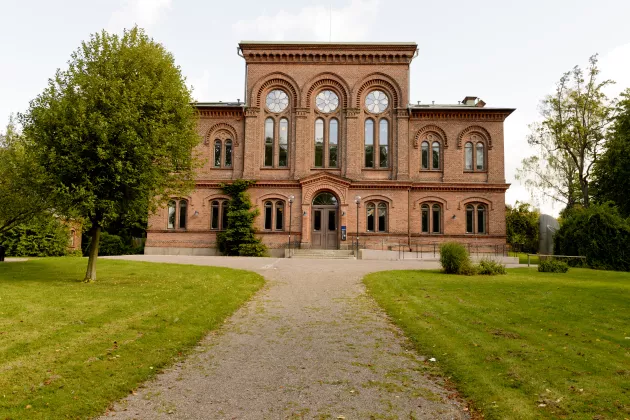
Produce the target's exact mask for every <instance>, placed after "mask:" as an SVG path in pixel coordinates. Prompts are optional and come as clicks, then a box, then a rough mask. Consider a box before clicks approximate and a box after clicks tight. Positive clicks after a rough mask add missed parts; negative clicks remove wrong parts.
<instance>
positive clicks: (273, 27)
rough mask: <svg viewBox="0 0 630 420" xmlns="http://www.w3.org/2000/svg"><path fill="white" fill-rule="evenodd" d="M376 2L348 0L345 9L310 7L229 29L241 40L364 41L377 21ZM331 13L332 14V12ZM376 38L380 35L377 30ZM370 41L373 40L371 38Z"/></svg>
mask: <svg viewBox="0 0 630 420" xmlns="http://www.w3.org/2000/svg"><path fill="white" fill-rule="evenodd" d="M378 11H379V0H350V3H349V4H347V5H346V6H345V7H341V8H332V10H331V9H330V7H329V6H326V5H318V6H309V7H304V8H302V9H300V10H299V11H298V12H297V13H289V12H287V11H285V10H280V11H279V12H277V13H276V14H275V15H273V16H267V15H263V16H258V17H257V18H255V19H250V20H239V21H238V22H236V23H235V24H233V25H232V30H233V31H234V33H235V34H236V35H238V36H240V38H241V39H251V40H270V41H287V40H291V41H329V40H332V41H364V40H366V39H369V38H370V32H371V29H372V28H373V27H375V25H376V23H377V18H378ZM331 12H332V13H331ZM376 35H377V36H381V35H382V31H381V30H380V29H378V30H377V33H376ZM372 38H373V37H372Z"/></svg>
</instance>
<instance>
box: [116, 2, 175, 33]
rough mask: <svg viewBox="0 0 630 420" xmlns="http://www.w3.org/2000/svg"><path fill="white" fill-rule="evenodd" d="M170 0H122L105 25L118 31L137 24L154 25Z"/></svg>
mask: <svg viewBox="0 0 630 420" xmlns="http://www.w3.org/2000/svg"><path fill="white" fill-rule="evenodd" d="M171 3H172V0H124V1H123V2H122V4H121V7H120V8H119V9H118V10H115V11H114V13H112V16H111V17H110V19H109V23H108V25H107V27H108V29H109V30H110V31H120V30H122V29H123V28H130V27H132V26H134V25H136V24H137V25H138V26H140V27H142V28H148V27H150V26H153V25H155V24H156V23H158V22H159V20H160V19H161V18H162V16H163V15H164V12H165V11H166V10H168V9H170V7H171Z"/></svg>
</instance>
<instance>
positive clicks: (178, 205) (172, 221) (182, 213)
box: [166, 199, 188, 229]
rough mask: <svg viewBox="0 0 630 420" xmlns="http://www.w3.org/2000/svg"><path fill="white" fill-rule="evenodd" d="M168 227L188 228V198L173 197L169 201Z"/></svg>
mask: <svg viewBox="0 0 630 420" xmlns="http://www.w3.org/2000/svg"><path fill="white" fill-rule="evenodd" d="M167 209H168V218H167V222H166V228H167V229H186V221H187V220H188V211H187V210H188V200H183V199H173V200H170V201H169V202H168V205H167Z"/></svg>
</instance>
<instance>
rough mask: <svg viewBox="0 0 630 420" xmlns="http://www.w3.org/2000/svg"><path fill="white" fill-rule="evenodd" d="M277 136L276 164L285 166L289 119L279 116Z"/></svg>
mask: <svg viewBox="0 0 630 420" xmlns="http://www.w3.org/2000/svg"><path fill="white" fill-rule="evenodd" d="M278 136H279V140H278V166H279V167H280V168H285V167H287V166H288V165H289V120H287V119H286V118H280V129H279V132H278Z"/></svg>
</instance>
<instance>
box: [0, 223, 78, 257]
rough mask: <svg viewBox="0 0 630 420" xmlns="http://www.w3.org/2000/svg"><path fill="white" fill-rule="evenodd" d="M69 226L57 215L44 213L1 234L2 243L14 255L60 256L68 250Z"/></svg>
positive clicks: (7, 252) (10, 254) (9, 253)
mask: <svg viewBox="0 0 630 420" xmlns="http://www.w3.org/2000/svg"><path fill="white" fill-rule="evenodd" d="M69 239H70V234H69V232H68V228H67V227H66V226H65V225H64V224H63V223H62V222H61V221H60V220H59V219H57V218H56V217H55V216H53V215H51V214H43V215H41V216H38V217H36V218H35V219H33V220H31V221H30V222H28V223H24V224H20V225H17V226H15V227H14V228H12V229H10V230H8V231H7V232H5V233H4V234H2V235H1V236H0V244H2V245H3V246H4V247H5V249H6V254H7V256H12V257H60V256H63V255H66V253H67V252H68V241H69Z"/></svg>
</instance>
